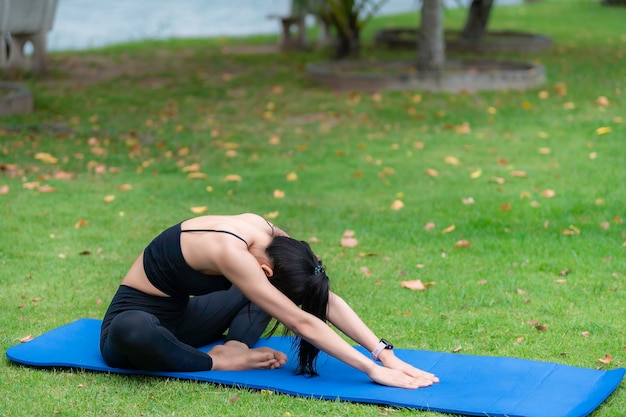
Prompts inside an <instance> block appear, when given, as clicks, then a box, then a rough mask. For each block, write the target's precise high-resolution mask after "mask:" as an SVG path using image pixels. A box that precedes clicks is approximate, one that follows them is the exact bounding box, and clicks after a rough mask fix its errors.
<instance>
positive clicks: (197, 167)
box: [183, 162, 200, 172]
mask: <svg viewBox="0 0 626 417" xmlns="http://www.w3.org/2000/svg"><path fill="white" fill-rule="evenodd" d="M198 171H200V164H199V163H197V162H196V163H194V164H191V165H187V166H186V167H183V172H198Z"/></svg>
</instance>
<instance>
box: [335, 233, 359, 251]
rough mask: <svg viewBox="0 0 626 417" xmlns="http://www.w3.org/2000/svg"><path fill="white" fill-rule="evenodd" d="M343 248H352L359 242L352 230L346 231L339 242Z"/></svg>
mask: <svg viewBox="0 0 626 417" xmlns="http://www.w3.org/2000/svg"><path fill="white" fill-rule="evenodd" d="M339 242H340V243H341V246H343V247H344V248H354V247H355V246H357V245H358V244H359V241H358V240H357V239H356V238H355V237H354V230H346V231H345V232H343V235H342V236H341V240H340V241H339Z"/></svg>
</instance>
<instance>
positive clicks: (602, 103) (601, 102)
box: [596, 96, 610, 107]
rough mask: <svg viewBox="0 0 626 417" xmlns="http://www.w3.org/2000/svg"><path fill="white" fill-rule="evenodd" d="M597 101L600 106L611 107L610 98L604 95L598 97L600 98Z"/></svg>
mask: <svg viewBox="0 0 626 417" xmlns="http://www.w3.org/2000/svg"><path fill="white" fill-rule="evenodd" d="M596 103H598V106H600V107H609V104H610V103H609V99H608V98H606V97H604V96H600V97H598V99H597V100H596Z"/></svg>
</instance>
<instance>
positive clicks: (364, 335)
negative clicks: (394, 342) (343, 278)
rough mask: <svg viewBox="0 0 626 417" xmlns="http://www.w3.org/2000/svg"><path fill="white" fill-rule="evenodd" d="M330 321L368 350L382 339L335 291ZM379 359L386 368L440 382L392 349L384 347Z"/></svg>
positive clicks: (329, 303)
mask: <svg viewBox="0 0 626 417" xmlns="http://www.w3.org/2000/svg"><path fill="white" fill-rule="evenodd" d="M328 321H330V322H331V323H332V324H333V325H334V326H335V327H337V328H338V329H339V330H341V332H342V333H343V334H345V335H346V336H348V337H349V338H350V339H352V340H354V341H355V342H357V343H358V344H359V345H361V346H363V347H364V348H365V349H367V351H368V352H372V351H373V350H374V349H375V348H376V346H377V345H378V342H379V340H380V339H379V338H378V337H376V335H375V334H374V332H372V330H370V328H369V327H367V325H366V324H365V323H364V322H363V320H361V318H360V317H359V316H358V315H357V314H356V313H355V312H354V310H352V308H351V307H350V306H349V305H348V303H346V302H345V301H344V300H343V298H341V297H339V296H338V295H337V294H334V293H333V292H331V293H330V297H329V299H328ZM378 359H379V360H380V361H381V363H382V364H383V366H384V367H386V368H391V369H397V370H400V371H402V372H404V373H406V374H407V375H410V376H412V377H414V378H419V379H420V380H422V379H423V380H424V381H425V382H430V383H434V382H439V379H438V378H437V377H435V376H434V375H433V374H431V373H429V372H424V371H422V370H420V369H417V368H415V367H413V366H411V365H409V364H407V363H406V362H404V361H402V360H401V359H399V358H398V357H397V356H396V355H395V354H394V353H393V351H392V350H389V349H384V350H383V351H382V352H381V353H380V354H379V355H378ZM428 385H430V384H428Z"/></svg>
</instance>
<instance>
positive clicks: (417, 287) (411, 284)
mask: <svg viewBox="0 0 626 417" xmlns="http://www.w3.org/2000/svg"><path fill="white" fill-rule="evenodd" d="M400 285H401V286H402V287H404V288H408V289H409V290H413V291H424V290H426V288H428V287H429V286H431V285H435V283H434V282H422V281H421V280H419V279H416V280H414V281H401V282H400Z"/></svg>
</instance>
